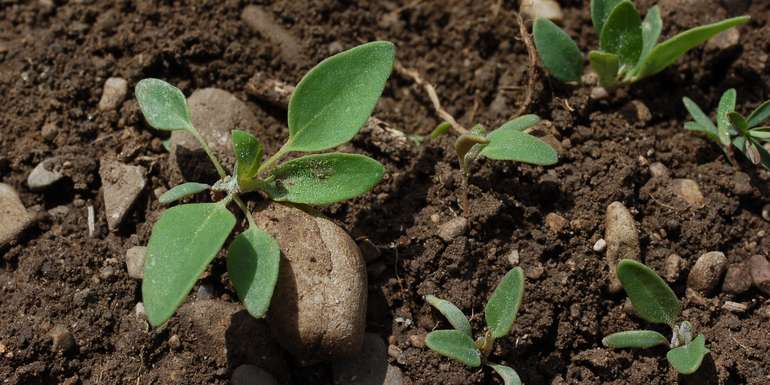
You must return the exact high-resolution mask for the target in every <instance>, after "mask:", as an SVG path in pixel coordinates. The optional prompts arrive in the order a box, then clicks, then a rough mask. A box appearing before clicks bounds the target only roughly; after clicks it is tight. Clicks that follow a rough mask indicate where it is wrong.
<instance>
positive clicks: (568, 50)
mask: <svg viewBox="0 0 770 385" xmlns="http://www.w3.org/2000/svg"><path fill="white" fill-rule="evenodd" d="M532 30H533V34H534V40H535V46H536V47H537V53H538V56H540V61H541V62H542V63H543V67H545V69H547V70H548V71H549V72H550V73H551V75H553V77H555V78H556V79H559V80H561V81H563V82H577V81H580V75H581V73H582V71H583V56H582V55H581V53H580V50H579V49H578V46H577V44H575V41H574V40H572V38H571V37H569V35H567V33H566V32H564V31H563V30H562V29H561V28H559V27H558V26H557V25H556V24H554V23H553V22H552V21H550V20H548V19H545V18H542V17H539V18H537V20H535V24H534V26H533V27H532Z"/></svg>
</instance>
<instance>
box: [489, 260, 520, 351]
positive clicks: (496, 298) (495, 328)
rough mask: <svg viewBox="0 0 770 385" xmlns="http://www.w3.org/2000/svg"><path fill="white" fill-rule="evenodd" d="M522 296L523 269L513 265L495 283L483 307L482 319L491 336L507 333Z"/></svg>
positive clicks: (497, 336)
mask: <svg viewBox="0 0 770 385" xmlns="http://www.w3.org/2000/svg"><path fill="white" fill-rule="evenodd" d="M523 296H524V271H523V270H522V269H521V268H520V267H514V268H513V269H511V271H509V272H508V273H507V274H505V277H503V280H502V281H500V283H499V284H498V285H497V288H495V291H494V292H493V293H492V296H491V297H490V298H489V301H488V302H487V305H486V306H485V307H484V319H485V320H486V322H487V327H488V328H489V331H490V332H492V337H495V338H500V337H503V336H505V335H508V332H510V331H511V327H513V322H514V321H516V313H518V312H519V306H520V305H521V298H522V297H523Z"/></svg>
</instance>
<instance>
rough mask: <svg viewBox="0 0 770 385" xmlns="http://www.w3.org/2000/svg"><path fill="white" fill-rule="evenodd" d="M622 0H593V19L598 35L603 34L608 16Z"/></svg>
mask: <svg viewBox="0 0 770 385" xmlns="http://www.w3.org/2000/svg"><path fill="white" fill-rule="evenodd" d="M621 1H623V0H591V21H592V22H593V24H594V29H595V30H596V35H597V36H601V34H602V29H604V23H605V22H606V21H607V17H609V16H610V12H612V10H613V9H614V8H615V7H616V6H617V5H618V4H620V2H621Z"/></svg>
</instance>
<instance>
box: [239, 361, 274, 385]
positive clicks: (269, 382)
mask: <svg viewBox="0 0 770 385" xmlns="http://www.w3.org/2000/svg"><path fill="white" fill-rule="evenodd" d="M230 383H231V384H232V385H278V381H276V380H275V378H274V377H273V376H272V375H271V374H270V373H268V372H266V371H264V370H262V368H260V367H258V366H254V365H241V366H239V367H237V368H235V371H233V377H232V378H231V381H230Z"/></svg>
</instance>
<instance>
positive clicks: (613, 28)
mask: <svg viewBox="0 0 770 385" xmlns="http://www.w3.org/2000/svg"><path fill="white" fill-rule="evenodd" d="M643 45H644V42H643V37H642V18H641V17H640V16H639V12H637V10H636V8H635V7H634V4H632V3H631V2H630V1H623V2H622V3H620V4H618V5H617V6H616V7H615V8H613V9H612V12H610V15H609V17H607V22H606V24H605V25H604V29H602V33H601V35H600V46H601V48H602V51H605V52H609V53H614V54H616V55H618V57H619V58H620V63H621V64H623V65H627V66H634V65H636V63H637V62H638V61H639V56H641V54H642V47H643Z"/></svg>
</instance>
